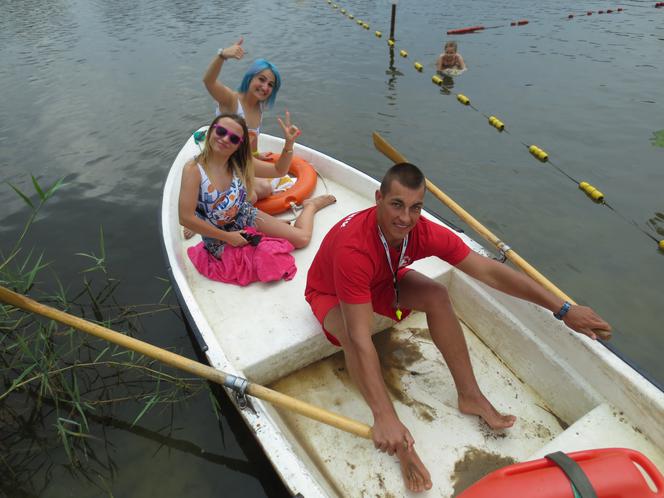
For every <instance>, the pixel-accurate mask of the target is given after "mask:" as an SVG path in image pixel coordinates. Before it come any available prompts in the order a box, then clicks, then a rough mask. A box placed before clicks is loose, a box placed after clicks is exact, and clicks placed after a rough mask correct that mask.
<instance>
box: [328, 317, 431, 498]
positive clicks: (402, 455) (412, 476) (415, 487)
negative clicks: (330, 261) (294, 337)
mask: <svg viewBox="0 0 664 498" xmlns="http://www.w3.org/2000/svg"><path fill="white" fill-rule="evenodd" d="M324 324H325V329H326V330H328V331H329V332H330V333H332V334H333V335H334V336H335V337H336V338H337V339H339V342H340V343H341V345H342V347H343V346H344V345H345V344H347V343H348V341H349V340H350V339H349V338H348V334H347V333H346V326H345V324H344V320H343V316H342V314H341V309H340V308H339V307H338V306H337V307H335V308H332V309H331V310H330V311H329V312H328V314H327V315H326V316H325V321H324ZM344 358H345V360H346V368H348V373H349V374H350V377H351V379H353V382H355V383H356V384H357V381H356V379H357V376H358V371H359V370H358V366H357V365H356V364H355V361H354V360H353V356H352V355H348V354H346V348H344ZM397 457H399V464H400V465H401V474H402V475H403V480H404V484H405V485H406V487H407V488H408V489H409V490H410V491H425V490H427V489H431V486H432V483H431V474H429V471H428V470H427V468H426V467H425V466H424V463H422V460H420V457H419V456H418V455H417V452H416V451H415V448H413V449H412V450H411V451H405V450H403V449H402V450H399V451H397Z"/></svg>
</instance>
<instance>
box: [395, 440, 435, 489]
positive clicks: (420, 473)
mask: <svg viewBox="0 0 664 498" xmlns="http://www.w3.org/2000/svg"><path fill="white" fill-rule="evenodd" d="M397 456H398V457H399V464H400V465H401V474H402V475H403V481H404V484H405V485H406V487H407V488H408V489H409V490H410V491H415V492H420V491H426V490H428V489H431V486H432V483H431V475H430V474H429V471H428V470H427V468H426V467H425V466H424V464H423V463H422V460H420V457H419V456H418V455H417V453H416V452H415V449H414V448H413V449H412V450H411V451H408V450H405V449H402V450H399V451H398V452H397Z"/></svg>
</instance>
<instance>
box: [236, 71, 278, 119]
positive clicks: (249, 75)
mask: <svg viewBox="0 0 664 498" xmlns="http://www.w3.org/2000/svg"><path fill="white" fill-rule="evenodd" d="M266 69H269V70H270V71H272V74H274V88H273V89H272V93H271V94H270V96H269V97H268V99H267V102H266V105H267V108H268V109H270V108H271V107H272V106H273V105H274V102H275V100H277V93H278V92H279V87H280V86H281V76H280V75H279V70H278V69H277V68H276V66H275V65H274V64H272V63H271V62H269V61H267V60H265V59H256V60H255V61H254V63H253V64H252V65H251V66H249V69H247V72H246V73H244V77H243V78H242V83H240V86H239V87H238V91H239V92H240V93H246V92H247V90H249V83H251V80H253V79H254V76H256V75H257V74H258V73H260V72H261V71H265V70H266Z"/></svg>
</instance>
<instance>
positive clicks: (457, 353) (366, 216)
mask: <svg viewBox="0 0 664 498" xmlns="http://www.w3.org/2000/svg"><path fill="white" fill-rule="evenodd" d="M424 193H425V179H424V175H423V174H422V172H421V171H420V169H419V168H417V166H414V165H412V164H409V163H401V164H396V165H394V166H393V167H392V168H390V170H388V172H387V173H386V174H385V176H384V178H383V181H382V183H381V186H380V190H378V191H376V206H374V207H371V208H369V209H365V210H364V211H359V212H357V213H353V214H351V215H349V216H347V217H346V218H344V219H343V220H341V221H340V222H339V223H337V224H336V225H335V226H334V227H332V229H331V230H330V231H329V233H328V234H327V235H326V236H325V239H324V240H323V242H322V243H321V247H320V248H319V250H318V253H317V254H316V257H315V258H314V261H313V263H312V265H311V268H310V269H309V273H308V275H307V287H306V290H305V298H306V300H307V302H308V303H309V304H310V305H311V309H312V310H313V312H314V314H315V315H316V318H318V321H319V322H320V323H321V325H322V326H323V330H324V332H325V334H326V336H327V338H328V339H329V340H330V341H331V342H332V343H333V344H336V345H338V346H341V347H343V349H344V355H345V359H346V366H347V367H348V371H349V373H350V375H351V377H352V379H353V381H354V382H355V383H356V384H357V386H358V387H359V389H360V392H361V393H362V395H363V396H364V398H365V400H366V401H367V403H368V404H369V407H370V408H371V411H372V413H373V416H374V425H373V430H372V434H373V440H374V445H375V446H376V448H378V449H379V450H381V451H386V452H387V453H389V454H390V455H394V454H395V453H396V454H397V456H398V457H399V460H400V463H401V470H402V473H403V477H404V481H405V484H406V486H407V487H408V489H410V490H411V491H424V490H426V489H430V488H431V477H430V474H429V472H428V470H427V469H426V467H425V466H424V464H423V463H422V461H421V460H420V458H419V457H418V455H417V453H416V452H415V450H414V448H413V445H414V441H413V438H412V436H411V434H410V432H409V431H408V429H407V428H406V427H405V426H404V425H403V424H402V423H401V421H400V420H399V418H398V417H397V414H396V411H395V410H394V406H393V405H392V402H391V401H390V397H389V395H388V393H387V388H386V386H385V382H384V380H383V377H382V374H381V369H380V363H379V358H378V354H377V352H376V348H375V347H374V344H373V342H372V340H371V332H372V330H371V328H372V323H373V313H374V312H376V313H379V314H381V315H384V316H387V317H389V318H392V319H393V320H400V319H402V318H404V317H405V316H407V315H408V313H410V310H413V309H415V310H419V311H423V312H424V313H426V316H427V322H428V324H429V333H430V334H431V338H432V340H433V342H434V344H435V345H436V347H437V348H438V349H439V350H440V352H441V353H442V355H443V357H444V359H445V362H446V364H447V365H448V367H449V369H450V372H451V374H452V378H453V379H454V383H455V386H456V389H457V394H458V403H459V410H460V411H461V412H462V413H467V414H473V415H478V416H480V417H481V418H482V419H484V421H485V422H486V423H487V424H489V426H490V427H492V428H493V429H505V428H508V427H511V426H512V425H513V424H514V421H515V420H516V417H514V416H513V415H503V414H501V413H499V412H498V411H497V410H496V409H495V408H494V407H493V405H492V404H491V402H490V401H489V400H488V399H487V398H486V397H485V396H484V394H483V393H482V391H481V390H480V388H479V386H478V384H477V380H476V379H475V375H474V373H473V369H472V365H471V363H470V357H469V354H468V348H467V346H466V342H465V339H464V336H463V332H462V330H461V326H460V324H459V321H458V319H457V317H456V315H455V313H454V310H453V309H452V304H451V302H450V298H449V296H448V293H447V289H446V288H445V287H444V286H443V285H442V284H440V283H438V282H436V281H434V280H433V279H430V278H428V277H426V276H424V275H422V274H420V273H418V272H417V271H415V270H411V269H410V268H407V267H406V266H407V265H409V264H410V263H412V262H413V261H416V260H418V259H422V258H425V257H428V256H437V257H439V258H441V259H443V260H445V261H447V262H448V263H450V264H451V265H454V266H455V267H456V268H458V269H460V270H461V271H463V272H465V273H467V274H468V275H470V276H472V277H474V278H476V279H478V280H480V281H482V282H484V283H486V284H487V285H490V286H491V287H494V288H496V289H498V290H501V291H503V292H506V293H507V294H510V295H512V296H516V297H519V298H522V299H526V300H528V301H531V302H533V303H536V304H538V305H540V306H543V307H545V308H548V309H549V310H551V311H552V312H554V315H555V316H556V318H559V319H561V320H564V321H565V324H566V325H567V326H568V327H570V328H572V329H574V330H575V331H577V332H580V333H583V334H585V335H588V336H590V337H592V338H593V339H595V338H596V336H595V333H594V332H593V331H592V329H602V330H611V327H610V326H609V324H608V323H606V322H605V321H604V320H602V319H601V318H600V317H599V316H597V315H596V314H595V312H594V311H593V310H591V309H590V308H588V307H585V306H576V305H575V306H571V305H570V303H567V302H563V300H562V299H560V298H558V297H556V296H554V295H553V294H552V293H551V292H549V291H548V290H546V289H544V288H543V287H541V286H540V285H539V284H538V283H536V282H535V281H534V280H531V279H530V278H528V277H526V276H525V275H523V274H521V273H518V272H516V271H514V270H512V269H510V268H509V267H507V266H505V265H502V264H500V263H498V262H496V261H494V260H492V259H490V258H485V257H483V256H480V255H479V254H477V253H475V252H473V251H471V250H470V249H469V248H468V246H466V245H465V244H464V243H463V241H462V240H461V239H460V238H459V237H458V236H457V235H456V234H454V233H453V232H451V231H450V230H448V229H446V228H444V227H442V226H440V225H438V224H436V223H433V222H431V221H429V220H427V219H426V218H422V217H420V213H421V211H422V206H423V202H424Z"/></svg>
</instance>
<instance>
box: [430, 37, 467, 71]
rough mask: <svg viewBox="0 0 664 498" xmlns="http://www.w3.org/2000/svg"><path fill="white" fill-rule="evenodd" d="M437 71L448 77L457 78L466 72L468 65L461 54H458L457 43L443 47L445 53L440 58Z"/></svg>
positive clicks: (452, 42)
mask: <svg viewBox="0 0 664 498" xmlns="http://www.w3.org/2000/svg"><path fill="white" fill-rule="evenodd" d="M436 69H437V70H438V71H439V72H441V73H443V74H446V75H447V76H457V75H459V74H461V73H462V72H464V71H465V70H466V63H465V62H464V61H463V57H461V54H460V53H458V52H457V42H455V41H448V42H447V43H445V46H444V47H443V53H442V54H440V55H439V56H438V60H437V61H436Z"/></svg>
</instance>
